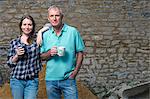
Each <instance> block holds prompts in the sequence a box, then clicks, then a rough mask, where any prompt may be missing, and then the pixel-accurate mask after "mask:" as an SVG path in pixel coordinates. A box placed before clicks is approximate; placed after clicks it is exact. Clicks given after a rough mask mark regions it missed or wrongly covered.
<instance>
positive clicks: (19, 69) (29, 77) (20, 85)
mask: <svg viewBox="0 0 150 99" xmlns="http://www.w3.org/2000/svg"><path fill="white" fill-rule="evenodd" d="M19 28H20V31H21V36H20V37H18V38H16V39H14V40H12V41H11V42H10V49H9V51H8V60H7V64H8V66H9V67H10V68H11V70H12V71H11V77H10V87H11V92H12V96H13V99H36V96H37V92H38V83H39V82H38V73H39V71H40V70H41V67H42V64H41V61H40V50H39V46H38V44H37V42H36V41H35V22H34V20H33V18H32V17H31V16H30V15H27V16H24V17H22V19H21V21H20V24H19Z"/></svg>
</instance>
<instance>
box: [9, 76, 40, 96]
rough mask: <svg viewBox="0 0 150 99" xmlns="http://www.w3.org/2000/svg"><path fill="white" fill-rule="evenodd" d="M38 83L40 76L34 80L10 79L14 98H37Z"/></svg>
mask: <svg viewBox="0 0 150 99" xmlns="http://www.w3.org/2000/svg"><path fill="white" fill-rule="evenodd" d="M38 83H39V80H38V78H34V79H32V80H18V79H16V78H13V79H10V88H11V92H12V96H13V99H36V97H37V93H38Z"/></svg>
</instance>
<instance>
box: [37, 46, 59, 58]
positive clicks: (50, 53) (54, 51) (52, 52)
mask: <svg viewBox="0 0 150 99" xmlns="http://www.w3.org/2000/svg"><path fill="white" fill-rule="evenodd" d="M55 55H57V48H56V46H53V47H52V48H51V49H50V50H48V51H47V52H44V53H41V55H40V57H41V58H42V60H49V59H50V58H51V57H53V56H55Z"/></svg>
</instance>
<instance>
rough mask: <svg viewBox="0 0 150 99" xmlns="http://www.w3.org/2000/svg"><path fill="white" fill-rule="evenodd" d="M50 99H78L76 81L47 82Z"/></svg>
mask: <svg viewBox="0 0 150 99" xmlns="http://www.w3.org/2000/svg"><path fill="white" fill-rule="evenodd" d="M46 90H47V96H48V99H61V95H62V94H63V95H64V99H78V91H77V85H76V80H75V79H67V80H56V81H46Z"/></svg>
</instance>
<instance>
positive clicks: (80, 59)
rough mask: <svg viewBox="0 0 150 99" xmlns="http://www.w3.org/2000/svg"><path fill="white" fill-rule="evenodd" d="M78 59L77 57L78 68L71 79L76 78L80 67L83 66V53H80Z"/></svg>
mask: <svg viewBox="0 0 150 99" xmlns="http://www.w3.org/2000/svg"><path fill="white" fill-rule="evenodd" d="M76 57H77V60H76V67H75V69H74V71H73V73H72V74H71V75H70V78H75V77H76V75H77V74H78V72H79V70H80V67H81V65H82V61H83V58H84V56H83V52H78V53H77V56H76Z"/></svg>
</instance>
